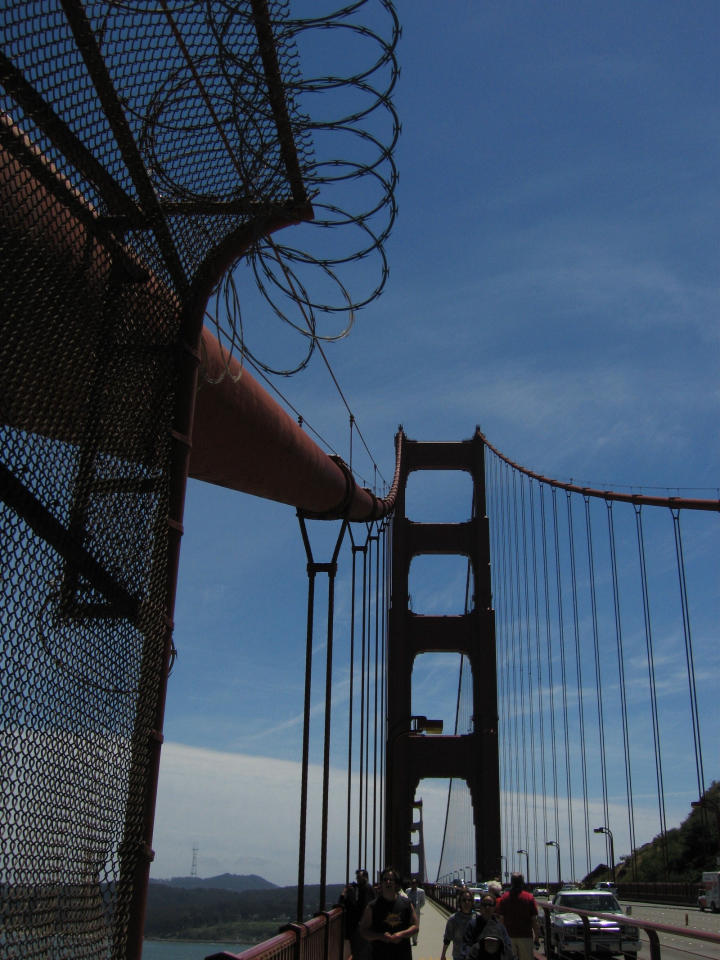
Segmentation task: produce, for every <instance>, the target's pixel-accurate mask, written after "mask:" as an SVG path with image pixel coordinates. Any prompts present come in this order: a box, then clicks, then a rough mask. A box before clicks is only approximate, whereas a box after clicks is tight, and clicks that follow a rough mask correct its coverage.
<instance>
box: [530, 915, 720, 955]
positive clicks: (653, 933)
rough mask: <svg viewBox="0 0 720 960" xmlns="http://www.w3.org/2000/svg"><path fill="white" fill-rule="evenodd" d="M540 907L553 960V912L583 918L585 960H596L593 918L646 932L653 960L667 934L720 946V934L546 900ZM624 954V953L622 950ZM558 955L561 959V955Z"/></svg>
mask: <svg viewBox="0 0 720 960" xmlns="http://www.w3.org/2000/svg"><path fill="white" fill-rule="evenodd" d="M538 907H540V908H541V909H542V911H543V913H544V915H545V917H544V923H545V954H546V956H547V957H548V960H553V958H554V957H555V956H556V954H555V952H554V951H553V949H552V947H551V944H552V938H551V935H550V931H551V927H552V920H551V915H552V914H553V913H573V914H576V915H577V916H579V917H580V919H581V920H582V925H583V955H584V960H591V958H592V957H593V951H592V945H591V933H590V917H597V918H599V919H600V920H611V921H612V922H613V923H617V924H618V925H619V926H621V927H634V928H636V929H639V930H643V931H644V932H645V933H646V934H647V938H648V940H649V941H650V960H660V957H661V944H660V938H659V936H658V934H660V933H667V934H671V935H672V936H675V937H686V938H687V939H689V940H700V941H703V942H705V943H714V944H716V945H720V934H718V933H709V932H706V931H704V930H690V929H688V928H687V927H673V926H669V925H668V924H665V923H654V922H652V921H650V920H638V919H637V917H629V916H626V915H625V914H620V913H598V912H597V911H588V910H578V909H577V908H576V907H556V906H554V905H553V904H551V903H549V902H546V901H539V902H538ZM618 952H621V951H618ZM557 956H560V955H559V954H557Z"/></svg>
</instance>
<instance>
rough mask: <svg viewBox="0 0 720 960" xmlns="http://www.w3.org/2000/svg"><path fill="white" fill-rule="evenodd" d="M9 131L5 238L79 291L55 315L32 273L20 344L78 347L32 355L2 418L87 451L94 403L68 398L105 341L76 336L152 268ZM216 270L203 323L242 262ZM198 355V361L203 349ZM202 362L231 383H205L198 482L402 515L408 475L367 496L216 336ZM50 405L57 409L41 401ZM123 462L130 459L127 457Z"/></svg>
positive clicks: (150, 303) (149, 288)
mask: <svg viewBox="0 0 720 960" xmlns="http://www.w3.org/2000/svg"><path fill="white" fill-rule="evenodd" d="M0 125H1V126H2V133H3V135H4V136H3V139H4V144H3V145H0V227H5V228H7V229H13V230H14V235H15V236H16V237H18V238H21V240H20V241H19V245H20V246H22V244H23V243H27V244H28V245H30V244H31V245H33V246H34V248H35V253H36V255H38V254H39V253H40V252H42V256H43V257H44V259H45V262H46V264H53V265H54V266H55V268H56V270H58V271H72V274H73V276H74V277H75V278H76V283H75V285H74V289H75V290H76V291H77V295H76V299H75V300H74V301H73V300H66V301H64V302H63V303H57V302H54V303H53V309H52V310H51V311H48V310H47V309H46V308H45V305H44V303H43V300H42V297H41V296H37V291H35V290H31V289H26V288H25V287H23V283H25V284H27V285H29V284H32V283H33V282H34V276H33V275H32V274H30V273H25V274H24V276H23V280H22V281H19V282H16V284H15V285H14V287H13V295H14V297H15V298H16V301H15V302H16V303H17V302H20V303H24V304H32V306H31V307H30V308H29V309H27V310H25V312H23V310H22V309H21V310H16V311H15V316H17V318H18V324H22V329H20V328H19V327H18V330H17V336H18V337H19V338H21V339H24V340H25V341H26V342H28V341H32V339H33V338H34V337H38V338H44V337H48V336H50V335H51V334H52V333H53V330H54V331H56V333H57V335H56V341H57V342H58V343H59V344H63V343H67V344H69V343H73V344H74V347H73V350H72V351H70V350H69V351H68V354H67V356H58V357H57V362H56V363H55V364H54V366H53V367H52V369H46V368H43V369H40V368H39V367H38V366H37V365H35V364H34V363H33V356H34V352H33V350H32V349H26V350H22V351H18V353H17V354H16V356H15V358H14V361H15V363H16V364H17V363H21V364H22V365H23V369H22V370H13V377H12V378H11V379H10V382H7V381H6V384H5V390H4V389H3V387H2V385H1V384H0V397H2V400H3V402H2V404H0V409H2V413H3V416H4V418H5V420H6V422H7V423H9V424H11V425H13V426H16V427H20V428H22V429H25V430H30V431H34V432H37V433H42V434H44V435H47V436H53V437H56V438H57V439H62V440H66V441H70V442H75V441H76V440H77V439H78V437H77V436H76V429H75V427H76V423H77V422H79V421H80V420H81V415H82V411H83V405H84V403H85V401H86V399H87V398H86V396H85V393H84V390H83V387H82V383H83V380H82V378H79V382H78V386H77V387H76V389H75V390H74V392H73V396H72V399H71V398H70V397H68V396H67V394H68V389H67V386H68V383H71V382H73V381H74V380H78V378H74V376H73V366H75V367H76V368H77V369H78V370H80V369H85V363H86V361H87V360H88V359H89V358H90V356H91V354H92V351H93V349H94V342H93V340H92V339H91V338H90V337H87V338H78V337H73V336H69V335H68V331H70V330H72V328H73V327H75V326H77V324H78V323H81V322H82V317H83V312H84V311H83V309H82V307H83V306H84V307H85V312H90V311H91V310H92V308H93V307H94V308H95V309H97V310H98V311H99V310H100V308H101V305H102V303H103V302H104V301H105V300H106V297H108V296H112V293H111V292H110V291H109V290H108V285H109V283H110V264H111V262H112V259H113V257H114V258H115V259H116V260H117V259H118V258H121V259H123V260H124V262H125V263H126V264H127V265H128V267H129V268H130V269H132V268H133V267H135V269H137V270H138V271H140V270H141V267H140V265H139V264H137V261H136V259H135V257H134V255H133V253H132V251H130V250H125V249H124V248H123V247H122V246H121V244H119V243H118V242H117V241H116V240H115V239H114V238H112V237H108V236H107V235H106V234H105V231H104V230H103V226H102V221H100V220H98V218H97V215H96V213H95V211H94V210H93V209H92V207H91V206H90V205H89V204H87V203H86V202H85V201H84V200H83V198H82V197H80V196H79V195H78V194H77V193H76V192H75V191H74V190H73V188H72V187H71V186H70V185H69V183H68V182H67V181H66V180H65V178H64V177H63V176H62V175H61V174H60V173H59V171H58V170H57V169H56V168H55V167H54V166H53V165H52V164H51V163H49V162H48V160H47V159H46V158H45V157H44V156H43V155H42V154H41V153H40V152H39V151H38V150H37V149H35V148H33V146H32V145H31V143H30V141H29V140H28V139H27V138H26V137H24V136H23V134H22V131H20V130H19V129H18V128H17V127H16V126H15V125H14V124H13V123H12V121H10V120H9V118H7V116H5V115H2V114H0ZM21 254H22V250H20V249H14V248H13V250H12V252H11V254H10V255H11V256H12V257H13V258H14V257H18V258H19V259H20V258H21ZM235 256H237V251H235ZM210 259H214V260H215V261H217V262H213V264H212V269H211V270H210V272H211V273H212V274H213V276H212V277H211V280H206V282H205V283H202V282H201V283H200V284H198V286H199V287H200V288H202V289H203V292H201V293H200V294H199V296H200V299H202V300H203V302H202V303H195V304H194V305H193V309H192V313H193V314H194V315H195V316H198V315H201V314H202V311H203V309H204V300H205V299H206V294H207V295H209V291H210V288H211V286H212V284H213V283H214V282H215V280H216V279H217V272H218V270H219V269H220V268H221V267H224V266H226V265H227V263H229V262H230V259H229V254H227V251H224V252H223V251H220V252H219V253H218V254H216V255H215V256H214V258H210ZM6 269H8V270H13V264H7V265H6ZM211 281H212V282H211ZM131 289H132V295H131V296H130V297H128V302H127V303H126V304H125V305H124V306H125V308H126V309H134V310H135V311H136V312H137V313H138V314H140V315H142V314H145V317H149V316H152V315H153V314H156V313H157V311H158V309H159V308H160V309H161V310H162V313H163V314H167V315H169V316H173V315H175V316H176V315H177V313H178V311H180V310H181V309H182V308H181V306H180V304H179V303H178V300H177V297H176V296H175V295H174V294H172V293H171V292H170V291H169V290H167V288H166V287H164V286H163V285H162V284H161V283H160V281H159V280H158V279H157V278H156V277H154V276H153V275H151V274H146V279H145V280H144V281H142V282H135V283H133V284H131ZM49 328H52V329H49ZM187 332H188V333H190V331H187ZM191 337H192V334H191ZM78 346H80V347H81V349H80V350H79V351H78ZM188 346H189V348H190V350H191V351H193V352H194V349H195V348H194V346H193V344H192V343H189V344H188ZM200 351H201V358H202V362H203V364H204V367H205V372H206V374H207V377H208V379H210V380H221V382H220V383H216V384H212V385H211V384H209V383H206V382H203V381H202V377H201V378H200V381H199V382H200V384H201V388H200V389H199V391H198V393H197V397H196V402H195V412H194V418H193V420H194V425H193V427H192V452H191V455H190V474H189V475H190V476H191V477H194V478H197V479H200V480H205V481H207V482H208V483H214V484H218V485H220V486H224V487H229V488H230V489H233V490H238V491H241V492H243V493H249V494H253V495H255V496H259V497H266V498H268V499H271V500H277V501H280V502H281V503H287V504H290V505H292V506H294V507H297V508H298V509H300V510H303V511H305V512H307V513H308V514H309V515H317V516H320V517H323V518H328V519H330V518H333V517H338V516H341V515H344V516H348V518H349V519H350V520H354V521H363V520H373V519H379V518H380V517H383V516H386V515H387V514H388V513H390V511H391V510H392V508H393V506H394V502H395V491H396V489H397V470H396V479H395V481H394V483H393V487H392V489H391V491H390V494H389V495H388V497H387V498H386V499H385V500H380V499H378V498H377V497H375V496H374V494H373V493H372V492H371V491H370V490H367V489H364V488H360V487H357V486H356V485H355V483H354V481H353V480H352V477H351V476H350V473H349V471H348V469H347V468H346V467H345V466H344V465H340V464H339V463H338V462H336V461H335V460H334V459H333V458H331V457H329V456H328V455H327V454H326V453H325V452H324V451H323V450H321V449H320V447H318V446H317V444H316V443H314V441H313V440H312V439H311V438H310V437H309V436H308V435H307V433H305V432H304V431H302V430H301V429H300V427H299V426H298V425H297V424H296V423H295V421H294V420H293V419H291V418H290V417H289V416H288V415H287V414H286V413H285V411H284V410H283V409H282V408H281V407H280V406H279V405H278V404H277V403H276V402H275V401H274V400H273V399H272V397H271V396H270V395H269V394H268V392H267V391H266V390H264V389H263V387H261V386H260V384H259V383H257V381H256V380H254V379H253V377H252V376H251V375H250V374H249V373H248V371H247V370H245V369H242V370H241V368H240V365H239V363H238V361H237V360H236V359H235V358H234V357H230V356H228V354H227V352H226V351H225V350H224V348H223V347H222V346H221V345H220V344H219V343H218V341H217V338H216V337H214V336H213V335H212V334H211V333H210V332H209V331H208V330H203V331H202V333H201V335H200ZM78 352H79V353H80V354H81V356H78ZM3 379H4V378H3ZM10 383H12V384H13V386H12V388H10ZM9 389H13V390H15V391H17V392H18V394H19V393H20V392H21V391H22V394H23V396H27V397H31V398H33V403H31V404H26V403H20V402H18V401H19V400H20V399H21V398H20V396H19V395H18V394H16V395H15V396H13V395H12V394H9V393H7V392H6V391H7V390H9ZM58 393H63V394H65V395H66V402H68V403H69V404H72V403H75V404H76V411H68V412H69V414H70V415H69V416H67V417H66V418H64V420H63V422H59V421H58V419H57V417H56V413H55V410H54V405H53V401H52V397H53V395H54V394H58ZM38 397H40V398H45V399H44V400H43V402H38V400H37V398H38ZM126 402H127V403H128V404H129V403H132V402H133V398H132V397H127V398H126ZM75 414H76V415H75ZM114 452H115V453H116V454H118V455H120V456H122V455H123V451H122V450H121V449H118V450H116V451H114Z"/></svg>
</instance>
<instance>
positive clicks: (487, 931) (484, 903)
mask: <svg viewBox="0 0 720 960" xmlns="http://www.w3.org/2000/svg"><path fill="white" fill-rule="evenodd" d="M495 908H496V901H495V897H493V895H492V894H491V893H484V894H483V895H482V897H481V898H480V912H479V913H476V914H474V915H473V917H472V919H471V920H470V921H469V923H468V925H467V927H466V928H465V936H464V937H463V943H462V949H461V951H460V957H461V960H468V958H470V960H472V958H473V956H474V952H473V947H474V946H475V944H476V943H477V942H478V941H479V940H480V939H481V938H483V937H494V938H498V939H500V940H501V941H502V946H503V949H502V954H503V956H504V957H505V960H510V958H511V957H512V956H513V947H512V943H511V942H510V937H509V935H508V932H507V930H506V929H505V925H504V924H503V922H502V920H501V919H500V918H499V917H498V916H497V914H496V912H495ZM492 946H493V945H492V944H489V945H488V944H484V945H483V947H482V951H484V952H487V951H488V950H491V949H492ZM475 953H477V951H475Z"/></svg>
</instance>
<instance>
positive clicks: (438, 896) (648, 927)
mask: <svg viewBox="0 0 720 960" xmlns="http://www.w3.org/2000/svg"><path fill="white" fill-rule="evenodd" d="M459 889H460V888H459V887H456V886H455V885H453V884H427V885H426V886H425V890H426V893H427V895H428V896H429V897H430V899H431V900H433V901H434V902H435V903H437V904H439V905H441V906H443V907H445V909H446V910H450V911H451V912H454V911H455V910H456V909H457V906H456V904H457V895H458V892H459ZM538 908H539V909H541V910H542V912H543V914H544V918H543V926H544V938H545V951H544V952H545V956H546V957H548V958H549V960H559V956H560V955H559V952H558V951H556V950H554V949H553V948H552V935H551V930H552V919H551V918H552V914H553V913H573V914H577V916H579V917H580V919H581V921H582V925H583V947H582V950H578V951H573V954H574V955H575V956H578V957H579V956H580V955H581V954H582V957H583V960H592V958H593V956H594V954H593V949H592V938H591V929H590V917H593V918H595V917H597V918H598V919H600V920H610V921H612V922H613V923H617V924H618V925H619V926H621V927H634V928H635V929H637V930H642V931H643V932H644V933H645V935H646V936H647V938H648V941H649V943H650V960H661V956H662V944H661V943H660V934H668V935H670V936H675V937H685V938H686V939H688V940H694V941H700V942H702V943H713V944H715V945H716V946H720V933H710V932H708V931H705V930H694V929H691V928H689V927H674V926H671V925H669V924H666V923H655V922H653V921H650V920H639V919H638V918H637V917H633V916H627V915H625V914H618V913H598V912H597V911H588V910H578V909H577V908H576V907H556V906H555V905H554V904H552V903H550V902H549V901H545V900H539V901H538ZM617 952H618V954H620V953H622V950H620V949H618V951H617ZM536 956H537V954H536ZM608 956H610V954H608Z"/></svg>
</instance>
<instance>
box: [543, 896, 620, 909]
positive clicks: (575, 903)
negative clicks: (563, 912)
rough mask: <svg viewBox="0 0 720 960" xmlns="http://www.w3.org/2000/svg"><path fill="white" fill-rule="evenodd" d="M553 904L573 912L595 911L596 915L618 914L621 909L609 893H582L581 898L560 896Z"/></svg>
mask: <svg viewBox="0 0 720 960" xmlns="http://www.w3.org/2000/svg"><path fill="white" fill-rule="evenodd" d="M555 903H556V904H557V905H558V906H559V907H572V909H573V910H597V911H598V913H620V912H621V907H620V904H619V903H618V902H617V900H616V899H615V897H613V896H612V895H611V894H609V893H584V894H582V895H581V896H572V897H570V896H563V895H562V894H560V896H559V897H558V898H557V900H556V901H555Z"/></svg>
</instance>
